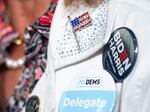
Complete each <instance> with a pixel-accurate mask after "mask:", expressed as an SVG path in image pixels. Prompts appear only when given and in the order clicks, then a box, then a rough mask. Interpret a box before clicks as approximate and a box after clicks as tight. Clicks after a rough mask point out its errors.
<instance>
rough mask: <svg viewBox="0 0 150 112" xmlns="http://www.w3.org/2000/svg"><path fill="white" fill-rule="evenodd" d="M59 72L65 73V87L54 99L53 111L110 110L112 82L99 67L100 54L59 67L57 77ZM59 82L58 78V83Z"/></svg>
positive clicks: (112, 94)
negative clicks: (54, 107) (66, 66)
mask: <svg viewBox="0 0 150 112" xmlns="http://www.w3.org/2000/svg"><path fill="white" fill-rule="evenodd" d="M100 60H101V63H100ZM62 74H66V76H68V77H67V80H68V83H67V80H65V83H66V86H68V87H65V89H64V90H63V91H62V93H61V94H60V97H59V98H58V99H59V100H58V102H59V105H58V110H57V112H113V109H114V106H115V103H116V85H115V82H114V79H113V78H112V76H111V75H110V74H109V73H108V72H107V71H105V70H104V69H103V66H102V55H99V56H96V57H94V58H93V59H90V60H88V61H86V62H83V63H81V64H78V65H76V66H73V67H72V68H71V67H70V68H68V69H66V70H62V71H61V72H60V73H59V74H57V75H58V76H59V77H60V75H62ZM63 77H64V76H63ZM61 81H62V79H60V81H58V82H59V84H60V83H61ZM62 85H63V81H62V84H60V86H61V87H63V86H62ZM60 89H62V88H60ZM57 90H58V91H59V88H57Z"/></svg>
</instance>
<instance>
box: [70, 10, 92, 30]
mask: <svg viewBox="0 0 150 112" xmlns="http://www.w3.org/2000/svg"><path fill="white" fill-rule="evenodd" d="M68 19H69V21H70V23H71V26H72V28H73V31H74V32H77V31H79V30H81V29H83V28H85V27H87V26H89V25H90V24H91V23H92V19H91V17H90V15H89V13H88V12H86V13H84V14H82V15H80V16H78V17H76V18H75V19H73V20H72V19H71V17H70V16H68Z"/></svg>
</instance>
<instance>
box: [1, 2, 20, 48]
mask: <svg viewBox="0 0 150 112" xmlns="http://www.w3.org/2000/svg"><path fill="white" fill-rule="evenodd" d="M18 36H19V34H18V33H17V32H16V31H15V30H14V29H13V28H12V26H11V25H10V24H8V21H7V18H6V14H5V4H4V1H3V0H0V50H4V51H5V49H6V48H7V47H8V46H9V45H10V44H11V43H13V41H14V39H16V38H17V37H18Z"/></svg>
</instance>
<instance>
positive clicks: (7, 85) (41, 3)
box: [0, 0, 50, 107]
mask: <svg viewBox="0 0 150 112" xmlns="http://www.w3.org/2000/svg"><path fill="white" fill-rule="evenodd" d="M49 1H50V0H0V4H2V3H4V5H5V10H4V13H5V14H4V15H5V16H6V19H7V21H9V25H11V26H12V28H13V29H14V30H16V31H17V32H18V33H19V36H18V38H19V39H20V40H21V41H24V29H25V27H26V26H27V25H30V24H32V23H33V22H34V21H35V20H36V19H37V18H38V17H39V16H41V15H42V14H43V13H44V12H45V11H46V10H47V8H48V4H49ZM2 8H3V5H1V6H0V10H1V9H2ZM0 16H3V14H0ZM0 25H1V24H0ZM0 29H1V26H0ZM4 31H5V30H4ZM0 35H1V34H0ZM0 38H1V37H0ZM8 52H9V54H10V56H11V57H12V58H14V59H18V58H20V57H22V56H23V55H24V46H23V45H15V44H14V45H11V47H10V49H9V51H8ZM21 72H22V67H20V68H17V69H11V68H8V67H6V66H4V65H2V64H1V65H0V102H1V103H2V104H0V105H3V106H4V107H5V106H6V105H7V104H8V99H9V97H10V95H11V94H12V91H13V89H14V87H15V85H16V84H17V82H18V78H19V76H20V73H21Z"/></svg>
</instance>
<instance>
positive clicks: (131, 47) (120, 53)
mask: <svg viewBox="0 0 150 112" xmlns="http://www.w3.org/2000/svg"><path fill="white" fill-rule="evenodd" d="M137 54H138V43H137V39H136V37H135V35H134V33H133V31H132V30H130V29H129V28H126V27H121V28H118V29H117V30H115V31H114V32H113V33H112V34H111V37H110V39H109V41H108V43H107V44H106V46H105V47H104V50H103V67H104V69H105V70H106V71H108V72H109V73H110V74H111V75H112V77H113V78H114V80H115V81H116V82H118V81H119V82H120V81H123V80H124V79H125V78H126V77H127V76H128V75H129V74H130V72H131V71H132V69H133V67H134V65H135V62H136V59H137Z"/></svg>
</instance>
